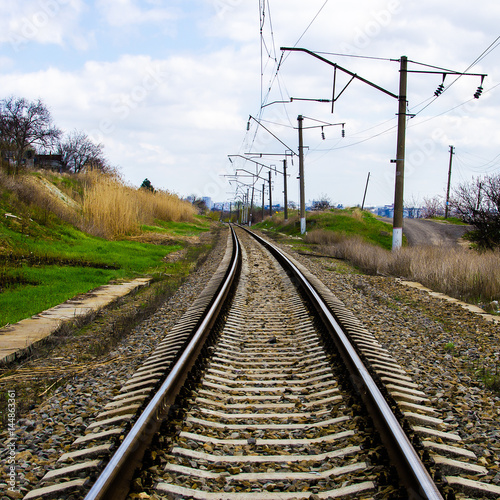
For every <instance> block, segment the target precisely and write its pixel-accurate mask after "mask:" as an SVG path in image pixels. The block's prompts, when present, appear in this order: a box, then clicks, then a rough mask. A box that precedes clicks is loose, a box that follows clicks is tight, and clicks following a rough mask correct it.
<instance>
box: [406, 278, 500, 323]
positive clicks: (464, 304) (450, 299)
mask: <svg viewBox="0 0 500 500" xmlns="http://www.w3.org/2000/svg"><path fill="white" fill-rule="evenodd" d="M397 281H398V283H401V284H402V285H406V286H409V287H412V288H417V289H418V290H423V291H424V292H427V293H428V294H429V295H432V296H433V297H438V298H440V299H443V300H447V301H448V302H453V303H454V304H458V305H459V306H461V307H463V308H464V309H467V310H468V311H470V312H473V313H475V314H479V315H480V316H482V317H483V318H484V319H485V320H487V321H491V322H492V323H500V316H495V315H494V314H488V313H487V312H486V311H485V310H484V309H481V308H480V307H478V306H475V305H473V304H467V302H462V301H461V300H458V299H455V298H453V297H449V296H448V295H445V294H444V293H441V292H434V291H433V290H431V289H430V288H426V287H425V286H424V285H422V284H421V283H418V282H416V281H406V280H397Z"/></svg>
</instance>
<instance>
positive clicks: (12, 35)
mask: <svg viewBox="0 0 500 500" xmlns="http://www.w3.org/2000/svg"><path fill="white" fill-rule="evenodd" d="M3 3H4V4H5V3H6V2H5V1H4V2H3ZM8 4H9V5H8V13H5V14H4V15H2V16H0V43H8V44H10V45H11V47H12V49H14V51H15V52H19V51H20V50H22V49H24V48H25V46H26V44H28V43H30V42H35V43H40V44H56V45H65V44H69V45H71V46H73V47H76V48H78V49H84V48H86V47H87V42H86V38H85V37H84V36H83V34H82V32H81V31H80V29H79V25H78V23H79V20H80V16H81V14H82V11H83V10H84V9H85V7H84V4H83V2H82V0H27V1H23V2H8ZM2 7H3V8H2V10H7V6H6V5H3V6H2Z"/></svg>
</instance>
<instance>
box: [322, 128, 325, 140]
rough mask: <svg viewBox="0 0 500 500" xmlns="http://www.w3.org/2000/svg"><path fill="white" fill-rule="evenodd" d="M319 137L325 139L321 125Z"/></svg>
mask: <svg viewBox="0 0 500 500" xmlns="http://www.w3.org/2000/svg"><path fill="white" fill-rule="evenodd" d="M321 138H322V139H323V140H325V133H324V132H323V127H321Z"/></svg>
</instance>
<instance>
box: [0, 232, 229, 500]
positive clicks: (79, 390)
mask: <svg viewBox="0 0 500 500" xmlns="http://www.w3.org/2000/svg"><path fill="white" fill-rule="evenodd" d="M227 234H228V232H227V230H225V229H223V230H221V231H220V232H219V233H218V238H217V240H216V242H214V248H213V249H212V251H211V252H210V254H209V255H208V257H207V258H206V260H205V262H204V263H203V264H202V265H201V266H200V267H199V269H198V270H197V271H196V272H193V273H192V274H191V275H190V276H188V278H187V279H186V281H185V282H184V283H183V284H182V285H181V286H180V288H179V289H178V290H177V291H176V292H175V293H174V294H173V296H172V297H171V298H170V299H168V300H167V301H166V302H165V303H164V304H163V305H162V306H160V307H159V309H158V310H157V311H156V313H154V314H153V315H151V316H150V317H149V318H148V319H146V320H144V321H142V322H141V323H140V324H139V325H138V326H137V327H135V328H134V329H132V331H130V332H129V333H128V335H126V336H124V337H123V338H122V339H121V341H120V342H119V343H118V344H117V345H116V347H114V348H113V350H112V351H111V352H109V353H107V354H105V355H101V356H96V357H95V358H94V359H89V360H88V361H87V362H80V363H79V364H75V360H76V359H81V352H78V351H79V349H78V347H79V346H78V343H76V344H75V345H73V344H71V343H69V344H71V345H73V348H74V349H75V352H71V349H70V348H68V349H66V351H65V353H64V356H61V354H54V353H53V354H52V355H49V356H48V357H47V358H43V359H40V360H35V361H33V362H27V363H25V364H23V365H21V366H19V368H18V375H19V376H23V375H24V376H26V375H29V374H30V373H29V372H30V371H31V375H32V376H34V380H36V375H37V371H39V372H40V375H41V376H42V375H43V376H47V373H48V374H50V371H51V370H62V371H64V370H65V369H67V370H68V371H70V372H71V376H70V377H62V379H61V380H56V384H55V387H56V389H55V390H54V389H52V390H51V391H48V393H47V396H46V397H45V399H44V400H43V401H42V402H41V403H40V404H37V405H36V406H35V405H33V406H32V407H31V408H29V410H27V411H25V410H23V411H19V410H20V409H21V408H20V407H19V404H17V405H16V414H15V423H14V432H13V434H9V430H8V428H5V429H3V430H2V431H1V432H0V440H1V443H2V447H1V448H0V462H1V463H2V467H1V469H0V490H1V491H2V492H4V491H5V492H6V495H7V496H0V498H1V499H2V500H4V499H5V498H22V497H23V496H24V495H25V494H26V493H27V492H28V491H30V490H32V489H33V488H35V486H36V485H37V483H38V482H39V480H40V479H41V478H42V477H43V476H44V475H45V473H46V472H47V471H48V470H51V469H53V468H54V464H55V462H56V461H57V460H58V458H59V457H60V456H61V453H63V452H66V451H70V449H71V445H72V443H73V441H74V440H75V439H76V438H77V437H79V436H81V435H82V434H83V433H84V431H85V429H86V427H87V426H88V425H89V424H90V423H91V422H92V421H93V417H94V415H96V414H97V413H99V412H100V411H101V410H102V409H103V407H104V405H105V404H106V403H108V402H109V401H110V400H111V398H112V397H113V396H115V395H116V394H117V393H118V391H119V390H120V387H121V386H122V384H123V383H124V382H125V381H126V380H127V379H128V378H129V377H130V376H131V375H132V374H133V373H134V371H135V370H136V369H137V367H138V366H139V365H140V363H141V362H142V361H143V360H144V359H145V358H146V357H147V356H148V354H149V353H150V352H152V351H153V350H154V349H155V347H156V345H157V344H158V343H159V342H160V341H161V339H163V337H164V336H165V335H166V334H167V333H168V331H169V330H170V329H171V328H172V327H173V326H174V325H175V324H176V322H177V321H178V320H179V319H180V317H181V316H182V314H184V312H185V311H186V310H187V309H188V307H189V306H190V305H191V303H192V302H193V301H194V300H195V299H196V298H197V297H198V295H199V294H200V293H201V291H202V290H203V288H204V287H205V285H206V283H207V281H208V280H209V279H210V278H211V276H212V274H213V273H214V272H215V271H216V269H217V267H218V266H219V263H220V261H221V260H222V257H223V256H224V252H225V250H226V241H227ZM139 306H140V304H139ZM113 333H114V332H113V331H111V332H110V333H109V334H110V335H113ZM80 338H81V341H82V342H85V336H83V338H82V337H80ZM91 340H94V339H88V340H87V342H89V341H91ZM103 341H104V339H103ZM54 352H57V351H54ZM15 377H16V374H14V375H12V376H9V378H7V379H6V378H0V393H1V394H2V397H6V396H7V394H8V391H10V390H12V387H13V385H14V380H15ZM18 397H19V395H18ZM11 450H14V452H15V454H14V463H15V465H16V478H15V479H16V488H15V491H9V490H8V487H9V476H8V472H9V465H8V461H9V459H10V457H11V455H10V452H11ZM2 495H3V493H2Z"/></svg>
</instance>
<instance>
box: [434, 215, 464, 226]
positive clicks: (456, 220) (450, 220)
mask: <svg viewBox="0 0 500 500" xmlns="http://www.w3.org/2000/svg"><path fill="white" fill-rule="evenodd" d="M432 220H439V221H444V222H447V223H449V224H456V225H457V226H467V224H466V223H465V222H464V221H462V220H461V219H459V218H458V217H448V218H447V219H445V218H444V216H443V217H438V216H436V217H432Z"/></svg>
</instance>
